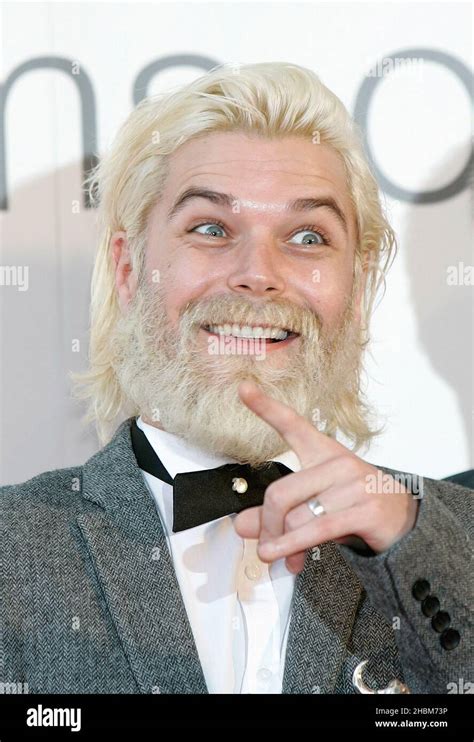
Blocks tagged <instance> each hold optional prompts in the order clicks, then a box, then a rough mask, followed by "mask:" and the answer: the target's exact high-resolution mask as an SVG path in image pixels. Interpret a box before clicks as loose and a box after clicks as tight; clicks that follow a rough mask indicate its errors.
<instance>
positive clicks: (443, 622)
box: [431, 611, 451, 634]
mask: <svg viewBox="0 0 474 742" xmlns="http://www.w3.org/2000/svg"><path fill="white" fill-rule="evenodd" d="M450 623H451V616H450V615H449V613H446V611H438V613H437V614H436V615H435V616H433V618H432V619H431V625H432V627H433V628H434V630H435V631H437V632H438V634H442V633H443V631H444V630H445V629H447V628H448V627H449V625H450Z"/></svg>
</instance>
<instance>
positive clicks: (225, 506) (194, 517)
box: [131, 418, 292, 533]
mask: <svg viewBox="0 0 474 742" xmlns="http://www.w3.org/2000/svg"><path fill="white" fill-rule="evenodd" d="M131 435H132V447H133V451H134V454H135V458H136V459H137V463H138V466H139V467H140V469H143V471H146V472H148V474H152V475H153V476H154V477H158V479H161V480H162V481H163V482H166V483H167V484H171V485H172V486H173V533H177V532H178V531H185V530H186V529H187V528H194V527H195V526H200V525H202V524H203V523H208V522H209V521H211V520H216V519H217V518H222V517H223V516H224V515H230V514H231V513H240V511H241V510H245V509H246V508H253V507H255V506H256V505H262V503H263V497H264V494H265V490H266V488H267V487H268V485H269V484H271V483H272V482H274V481H275V479H279V478H280V477H283V476H285V474H290V473H291V471H292V470H291V469H288V467H287V466H285V465H284V464H281V463H280V462H278V461H270V462H268V463H266V464H265V465H263V466H262V467H259V468H253V467H251V466H249V465H248V464H224V465H223V466H219V467H217V468H216V469H205V470H204V471H192V472H187V473H184V474H177V475H176V476H175V478H174V479H172V478H171V477H170V475H169V474H168V472H167V471H166V469H165V467H164V466H163V464H162V463H161V461H160V459H159V457H158V456H157V454H156V453H155V451H154V449H153V446H152V445H151V444H150V443H149V441H148V438H147V437H146V435H145V433H144V432H143V430H141V429H140V428H139V427H138V426H137V423H136V420H135V418H134V419H133V421H132V425H131Z"/></svg>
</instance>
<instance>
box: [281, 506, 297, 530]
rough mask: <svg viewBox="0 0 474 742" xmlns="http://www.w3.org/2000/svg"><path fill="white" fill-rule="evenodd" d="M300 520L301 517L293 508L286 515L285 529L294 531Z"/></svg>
mask: <svg viewBox="0 0 474 742" xmlns="http://www.w3.org/2000/svg"><path fill="white" fill-rule="evenodd" d="M298 521H299V518H298V517H297V515H296V514H295V512H294V511H293V510H290V512H289V513H287V514H286V515H285V520H284V524H285V531H294V530H295V529H296V528H298Z"/></svg>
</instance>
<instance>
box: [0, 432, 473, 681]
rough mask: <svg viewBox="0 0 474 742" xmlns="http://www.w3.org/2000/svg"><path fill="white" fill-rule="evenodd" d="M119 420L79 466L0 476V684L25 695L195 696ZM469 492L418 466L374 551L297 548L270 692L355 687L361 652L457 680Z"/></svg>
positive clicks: (372, 672)
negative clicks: (3, 481) (428, 606)
mask: <svg viewBox="0 0 474 742" xmlns="http://www.w3.org/2000/svg"><path fill="white" fill-rule="evenodd" d="M130 423H131V419H130V420H127V421H124V423H122V425H121V426H120V427H119V428H118V430H117V431H116V434H115V436H114V438H113V439H112V441H110V443H109V444H108V445H107V446H106V447H105V448H103V449H102V450H101V451H99V452H98V453H97V454H95V456H93V457H92V458H91V459H89V461H87V462H86V463H85V464H84V466H78V467H72V468H69V469H60V470H56V471H50V472H45V473H43V474H41V475H39V476H37V477H34V478H33V479H31V480H29V481H28V482H25V483H23V484H19V485H12V486H7V487H3V488H1V489H0V539H1V542H0V543H1V548H0V618H1V635H0V641H1V646H0V683H2V684H4V685H2V689H4V691H5V688H7V690H6V691H5V692H8V687H10V686H8V685H5V684H12V686H11V687H13V686H14V685H15V684H23V683H26V684H27V687H28V691H29V692H30V693H156V692H160V693H207V688H206V683H205V679H204V676H203V672H202V668H201V664H200V661H199V656H198V653H197V649H196V645H195V642H194V638H193V634H192V630H191V627H190V625H189V621H188V618H187V614H186V610H185V607H184V603H183V600H182V598H181V594H180V591H179V586H178V583H177V579H176V575H175V572H174V568H173V565H172V560H171V557H170V554H169V551H168V547H167V544H166V539H165V536H164V533H163V529H162V526H161V522H160V518H159V515H158V513H157V510H156V508H155V506H154V503H153V500H152V497H151V495H150V493H149V491H148V489H147V487H146V485H145V482H144V479H143V476H142V474H141V472H140V470H139V468H138V466H137V464H136V460H135V459H134V456H133V450H132V446H131V440H130ZM380 468H382V470H383V471H385V472H387V473H390V472H391V471H392V470H390V469H385V468H384V467H380ZM472 494H473V493H472V491H471V490H467V489H465V488H464V487H461V486H459V485H456V484H452V483H447V482H436V481H434V480H431V479H425V480H424V497H423V500H422V501H421V505H420V513H419V516H418V521H417V524H416V527H415V529H414V530H413V531H412V532H411V533H410V534H409V535H408V536H406V537H404V538H403V539H402V540H401V541H400V542H399V543H398V544H396V545H394V546H393V547H392V548H391V549H390V550H389V551H388V552H386V553H384V554H379V555H377V556H375V557H367V556H362V555H360V554H356V553H355V552H353V551H351V549H349V548H348V547H346V546H339V545H336V544H334V543H332V542H329V543H327V544H323V545H322V546H321V547H320V549H319V552H318V551H317V550H315V551H313V552H308V554H307V558H306V563H305V568H304V571H303V572H302V573H301V574H300V575H298V577H297V578H296V582H295V591H294V596H293V603H292V616H291V623H290V630H289V637H288V646H287V656H286V661H285V674H284V681H283V692H284V693H303V694H309V693H344V694H347V693H354V692H355V689H354V687H353V685H352V672H353V670H354V668H355V667H356V665H357V664H358V663H359V662H361V661H362V660H368V665H367V668H366V672H365V674H364V678H365V681H366V683H367V684H368V685H369V686H371V687H374V688H381V687H384V686H386V685H387V684H388V683H389V681H390V680H391V679H392V678H394V677H397V678H399V679H400V680H403V681H404V682H406V683H407V684H408V686H409V687H410V689H411V690H412V692H418V693H431V692H432V693H446V692H447V687H448V683H449V682H458V680H459V678H465V679H466V678H469V677H470V673H471V668H472V664H473V662H472V660H473V657H472V633H471V632H472V618H471V607H472V597H473V594H472V592H473V591H472V549H471V546H470V541H469V538H470V535H472ZM421 578H424V579H427V580H428V581H429V582H430V585H431V590H432V592H433V593H434V594H436V595H437V597H438V598H439V600H440V603H441V608H442V609H443V610H446V611H448V612H449V613H450V615H451V617H452V625H453V627H454V628H456V629H457V630H458V631H459V632H460V634H461V642H460V644H459V646H458V647H457V648H456V649H453V650H451V651H447V650H445V649H443V647H442V646H441V644H440V640H439V634H437V633H436V632H435V631H434V630H433V628H432V627H431V622H430V620H429V619H428V618H427V617H426V616H424V615H423V613H422V611H421V609H420V603H419V602H418V601H416V600H415V599H414V597H413V595H412V587H413V583H414V582H415V581H416V580H417V579H421ZM210 630H211V631H212V627H210ZM11 687H10V689H11Z"/></svg>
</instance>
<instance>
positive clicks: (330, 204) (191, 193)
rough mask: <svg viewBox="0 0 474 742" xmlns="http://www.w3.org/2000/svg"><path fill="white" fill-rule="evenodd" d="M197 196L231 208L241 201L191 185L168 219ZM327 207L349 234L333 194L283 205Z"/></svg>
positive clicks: (287, 207) (302, 209)
mask: <svg viewBox="0 0 474 742" xmlns="http://www.w3.org/2000/svg"><path fill="white" fill-rule="evenodd" d="M195 198H205V199H207V200H208V201H210V202H211V203H213V204H216V205H217V206H225V207H227V208H231V207H232V206H233V205H234V204H235V203H236V202H237V203H238V202H239V201H240V199H239V198H237V196H233V195H232V194H231V193H220V192H218V191H213V190H211V189H209V188H199V187H197V186H191V187H190V188H187V189H186V190H185V191H184V192H183V193H182V194H181V195H180V196H178V198H177V199H176V201H175V202H174V204H173V206H172V207H171V209H170V210H169V212H168V221H171V220H172V219H174V218H175V217H176V216H177V214H178V213H179V212H180V211H182V209H183V208H184V207H185V206H186V204H188V203H189V202H190V201H192V200H193V199H195ZM319 208H326V209H329V210H330V211H331V212H332V214H333V215H334V216H335V217H336V219H337V221H338V222H339V224H340V226H341V227H342V228H343V230H344V232H345V233H346V234H347V232H348V229H347V220H346V217H345V214H344V211H343V210H342V209H341V207H340V206H339V204H338V203H337V201H336V200H335V199H334V198H333V197H332V196H321V197H319V198H316V197H315V198H311V197H307V198H296V199H294V200H293V201H289V202H288V203H287V204H285V206H284V207H283V209H284V211H298V212H305V211H313V210H314V209H319Z"/></svg>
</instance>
